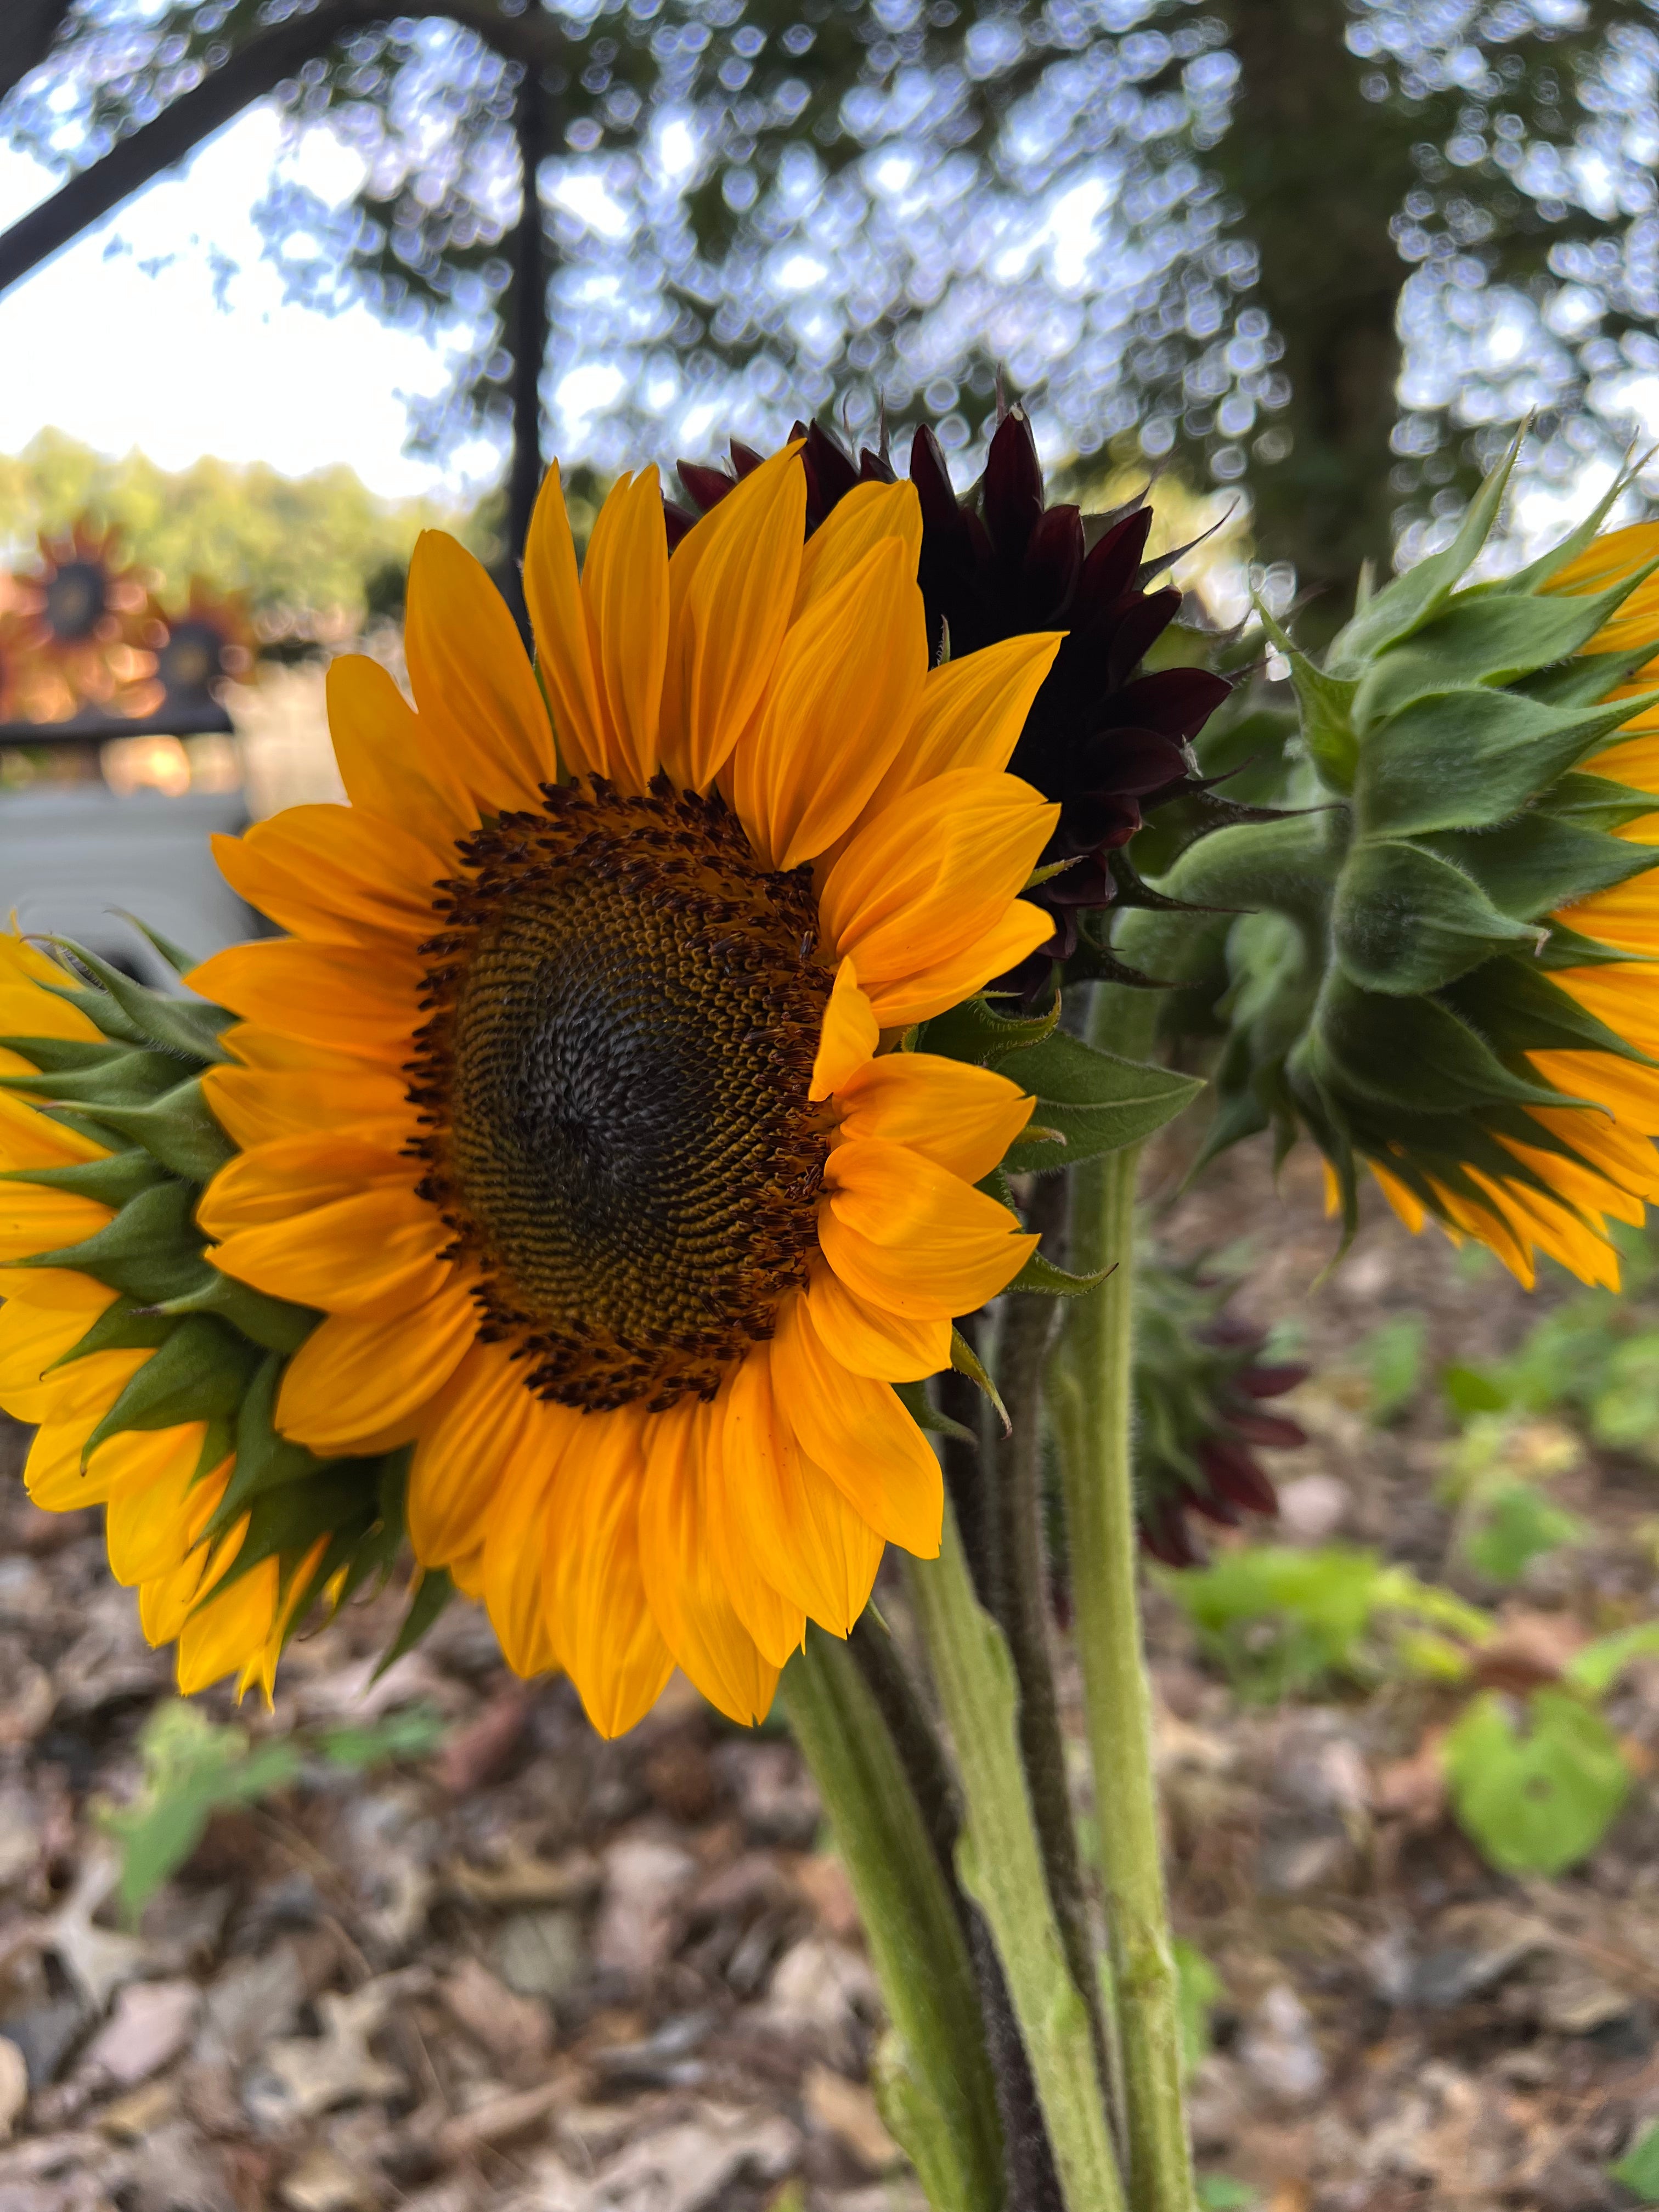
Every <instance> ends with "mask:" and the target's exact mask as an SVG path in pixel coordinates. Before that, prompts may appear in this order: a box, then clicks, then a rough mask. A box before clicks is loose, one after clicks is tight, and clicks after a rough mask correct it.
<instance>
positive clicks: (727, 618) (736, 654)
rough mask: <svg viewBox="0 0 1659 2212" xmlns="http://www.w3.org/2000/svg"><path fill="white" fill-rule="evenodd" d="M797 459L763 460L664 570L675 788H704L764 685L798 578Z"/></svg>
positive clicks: (666, 738) (668, 724)
mask: <svg viewBox="0 0 1659 2212" xmlns="http://www.w3.org/2000/svg"><path fill="white" fill-rule="evenodd" d="M798 452H799V448H798V447H794V446H791V447H788V449H787V451H786V452H784V453H775V454H774V456H773V457H772V459H770V460H769V461H763V463H762V464H761V465H760V467H759V468H757V469H756V470H755V471H753V472H752V474H750V475H749V476H747V477H744V480H743V482H742V483H740V484H739V485H738V488H737V489H736V490H735V491H732V492H729V493H728V494H727V495H726V497H725V498H724V499H723V500H722V501H720V505H719V506H718V507H715V508H714V510H713V512H712V513H709V514H707V515H705V516H704V517H703V519H702V521H701V522H700V523H698V525H697V526H696V529H695V530H693V531H691V532H690V533H689V535H688V536H687V537H685V538H684V539H682V541H681V543H680V544H679V545H678V546H677V547H676V549H675V551H674V556H673V558H672V559H671V561H670V562H669V564H668V588H669V643H668V663H667V668H666V671H665V678H664V684H663V701H662V724H661V739H660V743H661V752H662V759H663V764H664V766H665V768H666V769H667V771H668V773H669V775H671V777H672V779H673V780H674V781H675V783H676V784H678V785H679V786H681V787H684V788H689V789H692V790H696V791H707V790H708V787H709V786H710V785H711V784H712V783H713V782H714V778H715V777H716V776H717V775H719V774H720V769H722V768H723V767H724V766H725V764H726V757H727V755H728V754H729V753H730V752H731V750H732V746H733V745H734V744H736V743H737V741H738V738H739V737H740V736H741V735H742V734H743V732H744V729H745V728H746V727H747V726H748V724H749V720H750V716H751V715H752V714H754V712H755V710H756V708H757V707H758V706H759V705H760V702H761V700H762V698H763V696H764V694H765V691H766V687H767V685H768V684H769V683H770V681H771V678H772V670H773V666H774V664H775V661H776V659H777V657H778V651H779V648H780V647H781V645H782V643H783V637H784V632H785V630H786V629H787V628H788V623H789V616H790V611H791V609H792V608H793V605H794V599H795V580H796V578H797V577H798V576H799V574H800V562H801V540H802V533H803V532H804V530H805V520H806V479H805V475H804V474H803V472H802V470H801V466H800V463H799V459H798V458H797V455H798Z"/></svg>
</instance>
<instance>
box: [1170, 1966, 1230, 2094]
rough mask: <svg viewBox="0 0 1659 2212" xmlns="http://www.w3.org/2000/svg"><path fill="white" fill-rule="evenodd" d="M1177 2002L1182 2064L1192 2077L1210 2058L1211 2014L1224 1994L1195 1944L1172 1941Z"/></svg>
mask: <svg viewBox="0 0 1659 2212" xmlns="http://www.w3.org/2000/svg"><path fill="white" fill-rule="evenodd" d="M1175 1962H1176V1982H1177V1984H1178V1989H1177V1995H1176V2002H1177V2003H1178V2004H1179V2006H1180V2014H1181V2063H1182V2071H1183V2072H1184V2073H1186V2074H1188V2075H1190V2074H1192V2073H1193V2072H1194V2070H1195V2069H1197V2068H1198V2067H1199V2066H1200V2065H1201V2064H1202V2063H1203V2062H1204V2060H1205V2059H1206V2058H1207V2057H1209V2055H1210V2045H1211V2035H1210V2015H1211V2014H1212V2012H1213V2011H1214V2010H1215V2008H1216V2006H1217V2004H1218V2002H1220V2000H1221V1998H1222V1996H1224V1995H1225V1984H1223V1982H1222V1979H1221V1977H1220V1975H1219V1974H1218V1973H1217V1972H1216V1970H1215V1968H1214V1967H1213V1966H1212V1965H1211V1964H1210V1962H1209V1960H1207V1959H1206V1957H1205V1955H1204V1954H1203V1953H1202V1951H1200V1949H1199V1948H1198V1946H1197V1944H1196V1943H1189V1942H1188V1941H1187V1938H1186V1937H1185V1936H1176V1939H1175Z"/></svg>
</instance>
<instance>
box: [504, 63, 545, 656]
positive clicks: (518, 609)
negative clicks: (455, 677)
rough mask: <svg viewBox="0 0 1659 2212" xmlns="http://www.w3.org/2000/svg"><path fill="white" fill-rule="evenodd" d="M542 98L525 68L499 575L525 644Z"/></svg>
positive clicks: (538, 453) (518, 118) (534, 453)
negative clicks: (503, 535) (510, 396)
mask: <svg viewBox="0 0 1659 2212" xmlns="http://www.w3.org/2000/svg"><path fill="white" fill-rule="evenodd" d="M549 122H550V118H549V115H548V100H547V94H546V91H545V89H544V86H543V84H542V78H541V71H540V70H538V69H534V68H531V69H526V71H525V73H524V77H523V80H522V82H520V86H519V97H518V104H517V107H516V109H515V111H514V115H513V129H514V131H515V132H516V134H517V137H518V141H519V163H520V171H521V173H522V176H523V185H522V191H523V207H522V211H521V212H520V216H519V228H518V230H517V232H516V233H515V234H514V237H513V282H512V284H511V287H510V288H509V291H508V295H507V301H508V304H507V324H508V332H509V343H510V345H511V348H512V352H513V450H512V453H511V456H510V458H509V459H508V463H507V521H506V543H505V544H504V546H503V548H502V553H501V574H500V577H499V579H498V580H499V582H500V584H501V590H502V592H504V593H505V595H506V599H507V605H509V606H510V607H511V608H512V610H513V614H514V615H515V616H516V617H517V618H518V623H519V627H520V629H521V630H522V631H523V632H524V635H525V641H526V644H528V642H529V639H530V619H529V616H528V614H527V612H526V607H525V598H524V575H523V562H524V549H525V541H526V538H528V537H529V535H530V518H531V516H532V513H534V512H535V507H536V495H537V493H538V491H539V490H540V489H541V483H542V467H543V464H542V391H541V386H542V370H543V368H544V366H545V364H546V361H547V334H548V316H547V285H548V266H547V246H546V232H545V226H544V223H543V221H542V202H541V193H540V191H539V190H538V185H537V179H538V176H539V175H540V173H541V166H542V162H543V161H544V159H545V158H546V155H547V153H548V131H549Z"/></svg>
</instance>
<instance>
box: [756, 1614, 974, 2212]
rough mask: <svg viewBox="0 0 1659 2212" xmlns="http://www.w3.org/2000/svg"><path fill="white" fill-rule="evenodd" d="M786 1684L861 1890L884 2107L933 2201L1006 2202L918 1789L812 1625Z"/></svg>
mask: <svg viewBox="0 0 1659 2212" xmlns="http://www.w3.org/2000/svg"><path fill="white" fill-rule="evenodd" d="M783 1686H784V1692H785V1695H786V1698H787V1704H788V1708H789V1719H790V1724H791V1727H792V1728H793V1732H794V1736H795V1741H796V1742H797V1743H798V1744H799V1746H800V1748H801V1752H802V1754H803V1756H804V1757H805V1760H806V1763H807V1765H808V1766H809V1767H810V1768H811V1772H812V1778H813V1780H814V1781H815V1782H816V1783H817V1787H818V1794H819V1795H820V1796H822V1798H823V1802H824V1807H825V1809H826V1810H827V1812H828V1813H829V1819H830V1822H831V1824H832V1826H834V1829H835V1832H836V1847H837V1849H838V1850H840V1853H841V1856H842V1861H843V1863H845V1865H846V1868H847V1874H848V1880H849V1881H851V1883H852V1885H853V1893H854V1896H855V1897H856V1898H857V1899H858V1905H859V1912H860V1917H861V1918H862V1920H863V1922H864V1928H865V1933H866V1936H868V1938H869V1942H870V1953H871V1956H872V1960H874V1962H875V1968H876V1973H877V1977H878V1980H879V1981H880V1984H881V1990H882V1995H883V1996H884V1998H885V2000H886V2003H887V2009H888V2012H889V2014H890V2017H891V2019H892V2022H893V2033H892V2034H891V2036H890V2038H889V2039H888V2040H887V2042H886V2044H885V2045H884V2047H883V2049H882V2051H880V2052H879V2053H878V2064H877V2075H878V2093H879V2096H880V2101H881V2107H882V2112H883V2117H884V2118H885V2120H886V2122H887V2124H888V2125H889V2127H890V2129H891V2130H892V2131H893V2133H894V2135H895V2136H896V2137H897V2139H898V2141H899V2142H901V2143H902V2146H903V2148H904V2149H905V2150H906V2151H907V2152H908V2154H909V2157H910V2160H911V2162H912V2163H913V2164H914V2166H915V2169H916V2172H917V2174H918V2176H919V2177H920V2179H921V2185H922V2188H923V2190H924V2191H925V2192H926V2194H927V2201H928V2203H929V2204H930V2205H931V2206H932V2207H933V2212H1002V2203H1003V2188H1002V2144H1001V2141H1000V2130H999V2128H998V2125H997V2106H996V2092H995V2085H994V2081H993V2079H992V2075H991V2067H990V2061H989V2059H988V2057H987V2054H986V2049H985V2042H984V2038H983V2036H982V2034H981V2027H980V2013H979V2004H978V2001H977V1998H976V1996H975V1984H974V1972H973V1967H972V1966H971V1964H970V1962H969V1955H968V1947H967V1943H966V1941H965V1939H964V1937H963V1929H962V1924H961V1922H960V1921H959V1919H958V1917H957V1911H956V1907H955V1905H953V1904H952V1902H951V1894H950V1891H949V1889H948V1887H947V1886H946V1883H945V1877H944V1875H943V1874H942V1873H941V1872H940V1869H939V1863H938V1860H937V1859H936V1858H935V1857H934V1853H933V1844H932V1842H931V1841H930V1839H929V1837H928V1833H927V1826H926V1825H925V1823H924V1821H923V1819H922V1815H921V1810H920V1809H919V1808H918V1806H917V1803H916V1799H915V1793H914V1791H913V1790H911V1788H910V1785H909V1783H908V1780H907V1779H906V1778H905V1773H904V1769H903V1767H902V1765H901V1764H900V1761H899V1757H898V1753H897V1752H896V1749H895V1748H894V1745H893V1739H892V1737H891V1735H890V1734H889V1732H888V1729H887V1727H886V1725H885V1723H884V1721H883V1719H882V1717H881V1714H880V1711H879V1710H878V1707H877V1705H876V1702H875V1699H873V1698H872V1696H871V1694H870V1691H869V1688H868V1686H866V1683H865V1681H864V1679H863V1677H862V1676H861V1674H860V1672H859V1669H858V1668H857V1666H856V1665H855V1664H854V1661H853V1659H852V1657H851V1656H850V1655H849V1654H848V1650H847V1649H846V1646H845V1645H844V1644H840V1643H838V1642H836V1639H835V1638H832V1637H829V1636H826V1635H824V1634H823V1632H822V1631H821V1630H819V1629H817V1628H809V1629H808V1631H807V1634H806V1642H805V1646H804V1648H803V1649H802V1650H800V1651H799V1652H798V1653H797V1654H796V1655H795V1656H794V1657H793V1659H792V1660H791V1661H790V1662H789V1666H788V1668H787V1672H786V1674H785V1675H784V1684H783Z"/></svg>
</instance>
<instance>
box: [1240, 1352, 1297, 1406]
mask: <svg viewBox="0 0 1659 2212" xmlns="http://www.w3.org/2000/svg"><path fill="white" fill-rule="evenodd" d="M1312 1372H1313V1370H1312V1369H1311V1368H1310V1367H1308V1366H1306V1365H1305V1364H1303V1363H1302V1362H1301V1361H1299V1360H1291V1359H1287V1360H1286V1361H1285V1363H1284V1364H1283V1365H1282V1366H1279V1367H1241V1368H1240V1369H1239V1370H1238V1372H1237V1375H1235V1376H1233V1378H1232V1383H1233V1388H1234V1389H1235V1390H1242V1391H1243V1393H1244V1395H1245V1396H1246V1397H1247V1398H1277V1397H1278V1396H1279V1393H1280V1392H1281V1391H1284V1390H1294V1389H1296V1387H1297V1383H1305V1382H1306V1381H1307V1379H1308V1377H1309V1376H1310V1374H1311V1373H1312Z"/></svg>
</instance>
